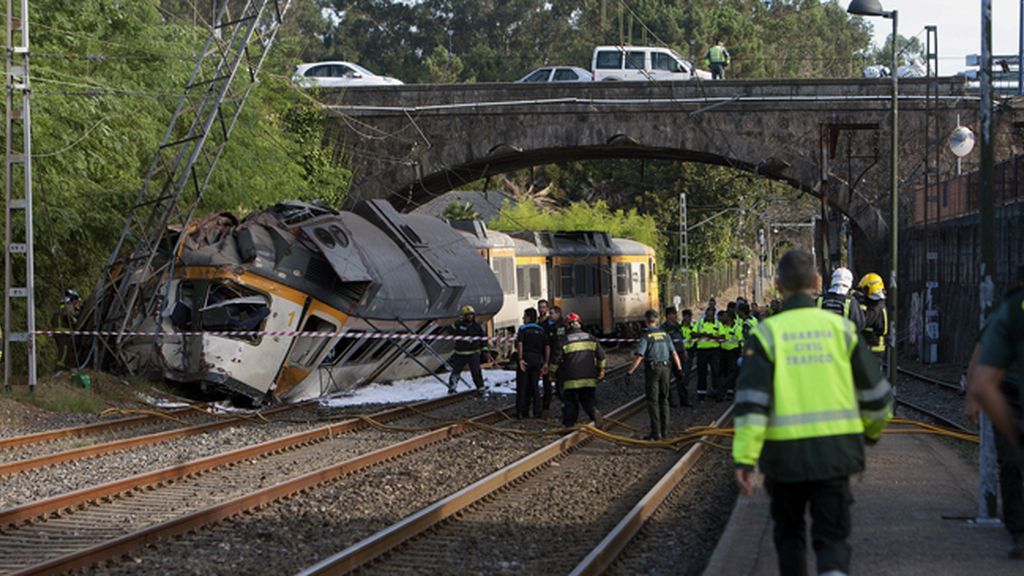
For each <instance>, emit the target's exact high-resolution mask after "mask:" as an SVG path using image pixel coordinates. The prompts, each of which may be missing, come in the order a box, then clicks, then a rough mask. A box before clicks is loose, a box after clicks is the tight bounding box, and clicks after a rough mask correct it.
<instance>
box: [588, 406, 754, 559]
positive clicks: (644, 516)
mask: <svg viewBox="0 0 1024 576" xmlns="http://www.w3.org/2000/svg"><path fill="white" fill-rule="evenodd" d="M733 408H734V405H732V404H730V405H729V407H728V408H726V410H725V412H724V413H723V414H722V415H721V416H719V417H718V419H717V420H716V421H715V423H714V424H713V426H714V427H715V428H722V427H724V426H725V425H726V424H728V423H729V422H730V421H731V420H732V416H733ZM710 439H711V437H710V436H701V438H700V440H698V442H697V443H696V444H694V445H693V446H691V447H690V448H689V449H688V450H687V451H686V452H685V453H684V454H683V456H682V457H681V458H680V459H679V461H678V462H676V464H675V465H674V466H672V468H670V469H669V470H668V472H666V473H665V475H664V476H662V477H661V479H660V480H659V481H658V482H657V483H656V484H655V485H654V486H653V487H652V488H651V489H650V490H649V491H648V492H647V494H645V495H644V496H643V498H641V499H640V501H639V502H637V504H636V505H635V506H633V508H632V509H631V510H630V511H629V513H627V514H626V515H625V516H624V517H623V518H622V520H620V521H619V523H618V524H617V525H616V526H615V528H613V529H612V530H611V532H609V533H608V535H607V536H605V538H604V539H603V540H601V542H600V544H598V545H597V546H596V547H595V548H594V549H593V550H592V551H591V552H590V553H589V554H587V556H586V557H585V558H584V559H583V560H582V561H581V562H580V563H579V564H577V565H576V568H574V569H573V571H572V572H571V576H584V575H586V576H589V575H593V574H603V573H604V572H605V571H606V570H607V569H608V568H609V567H610V566H611V565H612V563H613V562H615V560H616V559H617V558H618V557H619V556H620V555H621V554H622V552H623V551H624V550H625V549H626V547H627V546H628V545H629V543H630V541H632V539H633V538H634V537H635V536H636V535H637V534H638V533H639V532H640V530H641V529H643V527H644V525H645V524H646V523H647V521H648V520H649V519H650V518H651V517H653V516H654V514H655V512H657V510H658V509H659V508H660V507H661V505H662V504H664V502H665V500H667V499H668V497H669V495H670V494H671V493H672V492H673V491H674V490H675V489H676V486H678V485H679V482H680V481H682V479H683V477H685V476H686V474H687V473H689V471H690V469H692V468H693V466H694V465H695V464H696V463H697V462H698V461H699V460H700V458H701V457H702V456H703V455H704V453H705V452H707V450H708V449H709V448H708V446H707V445H706V444H705V442H706V441H708V440H710Z"/></svg>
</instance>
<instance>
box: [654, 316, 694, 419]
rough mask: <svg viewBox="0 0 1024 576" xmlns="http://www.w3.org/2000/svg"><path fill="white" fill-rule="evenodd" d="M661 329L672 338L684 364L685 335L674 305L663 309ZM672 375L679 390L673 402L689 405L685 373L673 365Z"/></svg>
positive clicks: (685, 359)
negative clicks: (663, 319)
mask: <svg viewBox="0 0 1024 576" xmlns="http://www.w3.org/2000/svg"><path fill="white" fill-rule="evenodd" d="M661 329H662V330H664V331H665V333H666V334H668V337H669V338H671V339H672V347H673V348H675V350H676V354H677V355H678V356H679V359H680V360H682V362H683V364H684V365H685V364H686V362H687V361H688V357H687V355H686V336H685V335H684V334H683V327H682V326H681V325H680V324H679V311H678V310H676V308H675V306H669V307H668V308H666V309H665V322H663V323H662V324H661ZM672 377H673V378H675V380H676V389H677V390H678V392H679V399H678V401H677V402H676V403H674V404H673V405H675V404H678V405H680V406H691V404H690V394H689V392H688V390H687V389H686V375H685V373H684V370H681V369H680V370H676V369H675V366H673V367H672ZM671 397H672V393H671V392H669V399H670V401H671Z"/></svg>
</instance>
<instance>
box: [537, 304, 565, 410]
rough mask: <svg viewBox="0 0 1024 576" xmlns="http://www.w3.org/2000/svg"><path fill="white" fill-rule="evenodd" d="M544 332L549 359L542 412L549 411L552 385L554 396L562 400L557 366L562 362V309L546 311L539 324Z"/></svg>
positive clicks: (563, 326)
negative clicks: (549, 349)
mask: <svg viewBox="0 0 1024 576" xmlns="http://www.w3.org/2000/svg"><path fill="white" fill-rule="evenodd" d="M540 325H541V326H542V327H544V332H546V333H547V335H548V346H550V347H551V358H550V360H549V361H548V371H547V373H545V374H544V379H543V381H544V396H543V399H542V404H543V408H544V411H545V412H546V411H548V410H550V409H551V388H552V386H551V385H552V384H554V385H555V386H554V388H555V395H557V396H558V398H559V399H561V398H562V389H561V387H560V386H559V379H558V365H559V364H560V363H561V360H562V342H563V340H565V323H564V322H562V309H561V308H559V307H558V306H552V307H551V309H550V310H548V318H547V320H544V321H543V322H541V323H540Z"/></svg>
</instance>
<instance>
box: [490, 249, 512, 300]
mask: <svg viewBox="0 0 1024 576" xmlns="http://www.w3.org/2000/svg"><path fill="white" fill-rule="evenodd" d="M491 268H492V269H493V270H494V274H495V275H496V276H497V277H498V284H499V285H501V291H502V292H503V293H505V294H515V293H516V272H515V269H516V263H515V260H514V259H512V258H509V257H501V258H494V259H493V260H492V261H491Z"/></svg>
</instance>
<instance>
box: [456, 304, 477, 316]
mask: <svg viewBox="0 0 1024 576" xmlns="http://www.w3.org/2000/svg"><path fill="white" fill-rule="evenodd" d="M459 314H462V315H463V316H465V315H467V314H476V310H475V309H474V308H473V307H472V306H470V305H469V304H466V305H465V306H463V307H462V308H461V309H459Z"/></svg>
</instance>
